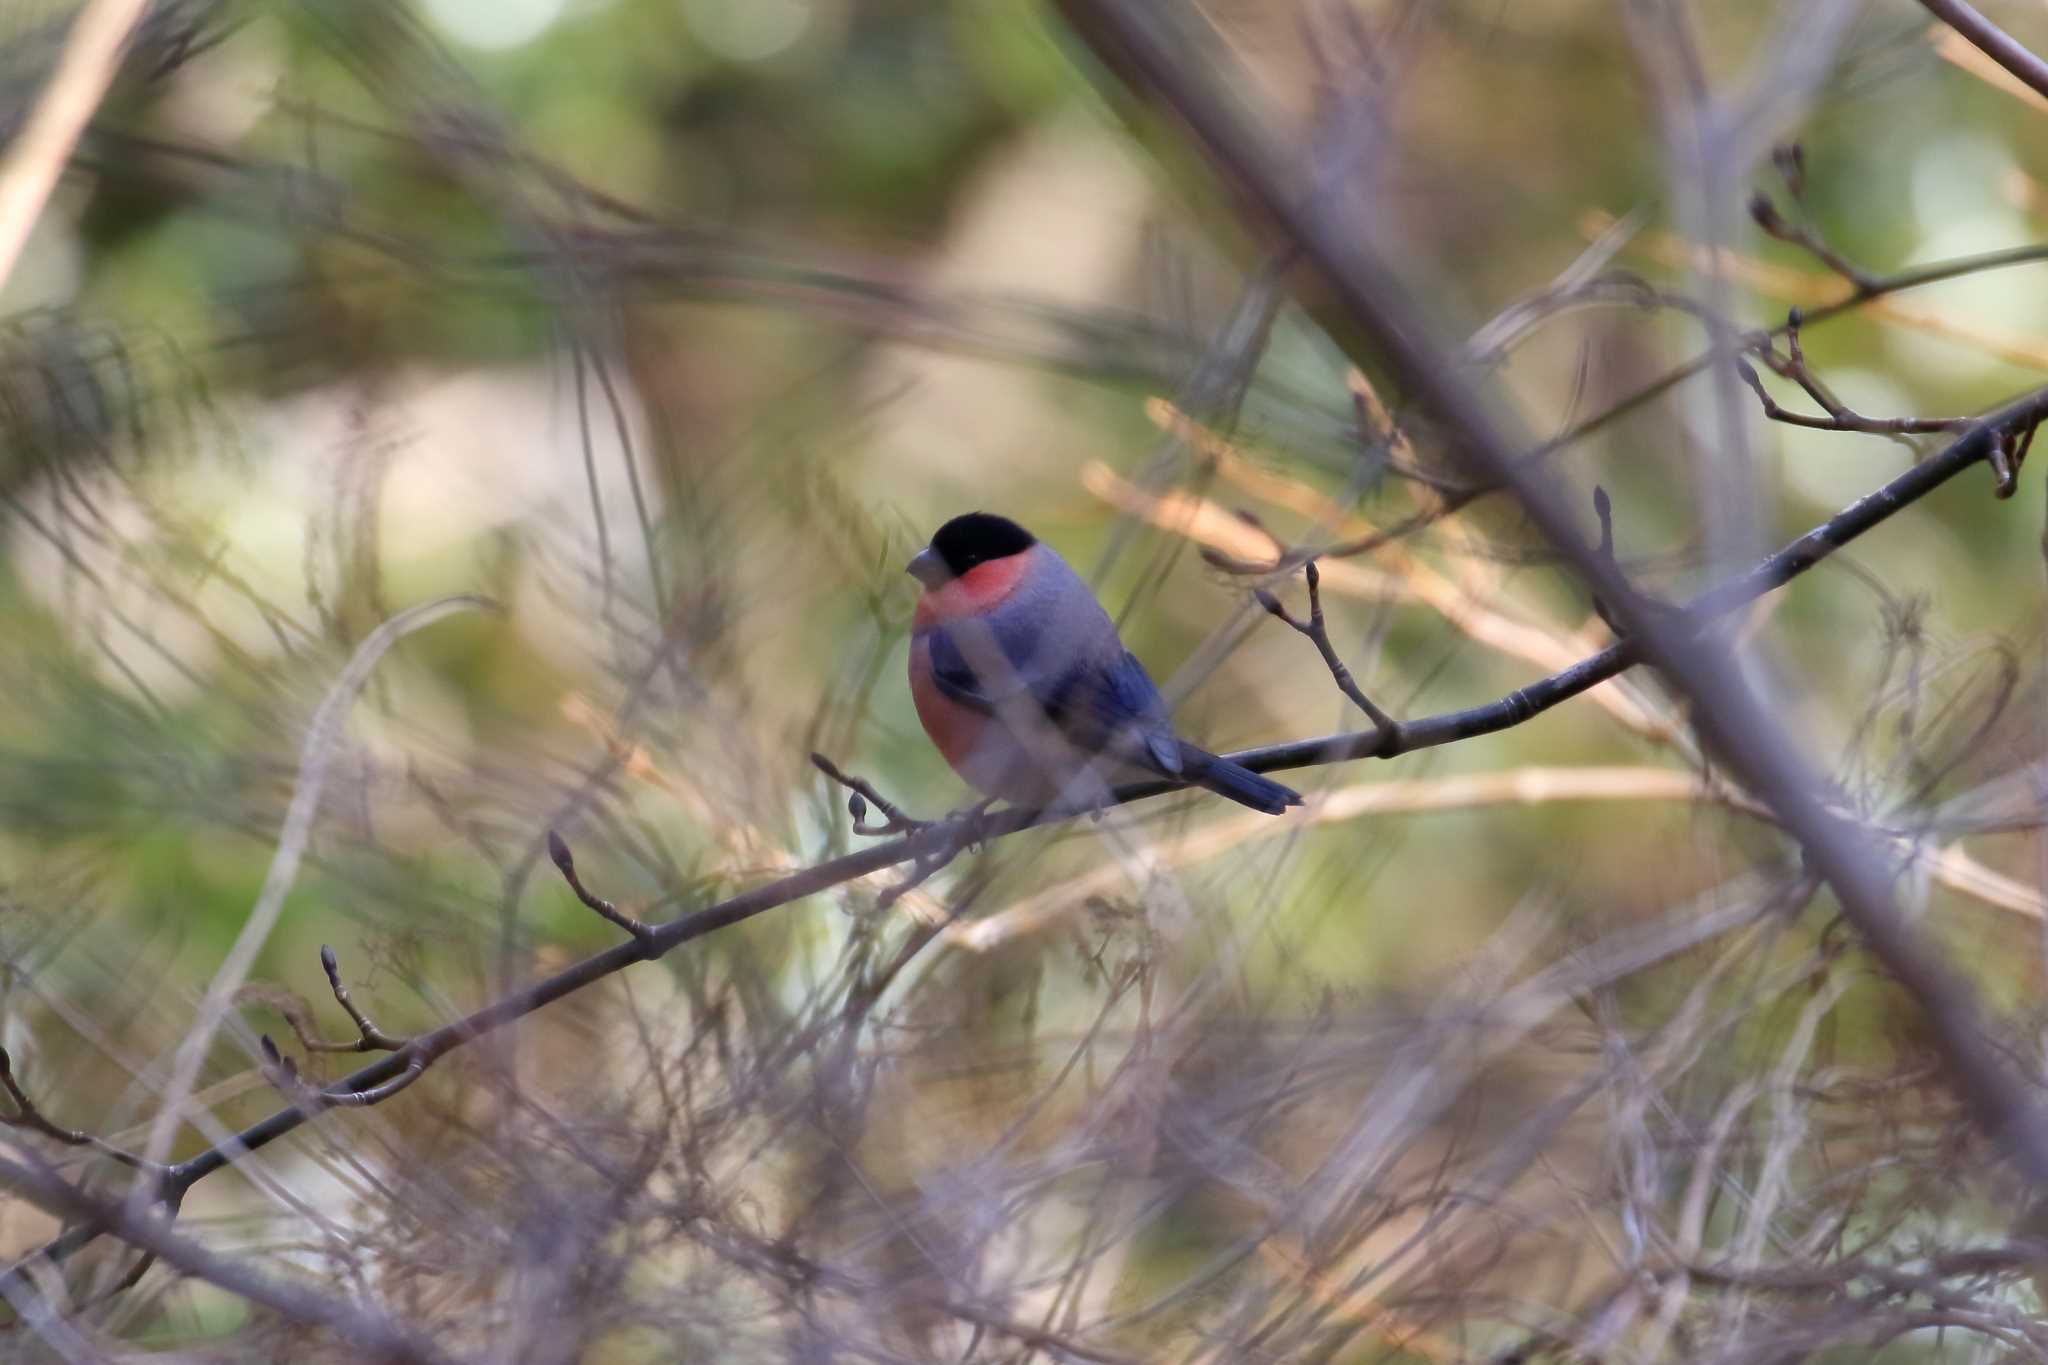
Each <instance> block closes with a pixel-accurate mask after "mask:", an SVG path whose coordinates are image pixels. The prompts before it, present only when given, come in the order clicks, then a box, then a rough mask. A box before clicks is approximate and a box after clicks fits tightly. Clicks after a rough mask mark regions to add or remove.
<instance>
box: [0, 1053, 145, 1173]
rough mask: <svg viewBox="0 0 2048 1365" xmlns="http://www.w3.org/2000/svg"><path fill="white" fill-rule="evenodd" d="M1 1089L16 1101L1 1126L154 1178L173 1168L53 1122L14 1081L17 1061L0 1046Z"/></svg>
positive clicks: (4, 1115)
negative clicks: (81, 1149) (84, 1151)
mask: <svg viewBox="0 0 2048 1365" xmlns="http://www.w3.org/2000/svg"><path fill="white" fill-rule="evenodd" d="M0 1088H4V1089H5V1090H6V1091H7V1098H9V1099H10V1100H13V1101H14V1113H12V1114H0V1123H4V1124H6V1125H7V1126H8V1127H10V1128H26V1129H28V1130H30V1131H31V1132H36V1133H41V1134H42V1135H43V1136H44V1137H46V1138H51V1139H54V1140H55V1141H58V1142H61V1143H64V1144H65V1145H66V1146H70V1147H89V1148H91V1149H92V1150H93V1151H95V1152H98V1153H99V1154H100V1155H101V1156H104V1157H108V1158H110V1159H112V1160H114V1161H118V1162H120V1163H121V1164H122V1165H124V1166H131V1167H133V1168H134V1169H136V1170H138V1171H146V1172H149V1173H150V1174H152V1175H156V1176H161V1175H162V1174H163V1173H164V1172H165V1171H167V1170H169V1169H170V1168H169V1167H168V1166H165V1165H163V1164H162V1163H161V1162H155V1161H150V1160H148V1159H146V1158H144V1157H140V1156H137V1155H136V1154H135V1153H133V1152H130V1151H125V1150H123V1149H122V1148H119V1147H116V1146H114V1145H113V1144H112V1143H111V1142H107V1141H104V1140H103V1139H101V1138H97V1137H94V1136H93V1135H92V1134H91V1133H85V1132H80V1131H79V1130H78V1129H76V1128H66V1127H63V1126H62V1125H60V1124H57V1123H54V1122H52V1121H51V1120H50V1119H49V1118H48V1117H47V1116H45V1115H44V1113H43V1111H42V1110H40V1109H38V1108H36V1106H35V1102H34V1101H33V1100H31V1099H29V1097H28V1095H27V1093H26V1092H25V1091H23V1090H22V1088H21V1082H20V1081H19V1080H17V1079H15V1075H14V1059H13V1058H12V1057H10V1056H8V1055H7V1049H6V1048H4V1047H0Z"/></svg>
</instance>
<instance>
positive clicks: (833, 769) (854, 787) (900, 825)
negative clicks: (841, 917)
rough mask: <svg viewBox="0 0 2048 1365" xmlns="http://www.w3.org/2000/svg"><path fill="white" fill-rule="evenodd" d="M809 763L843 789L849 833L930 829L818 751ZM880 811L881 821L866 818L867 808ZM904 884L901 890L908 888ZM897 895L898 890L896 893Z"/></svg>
mask: <svg viewBox="0 0 2048 1365" xmlns="http://www.w3.org/2000/svg"><path fill="white" fill-rule="evenodd" d="M811 766H812V767H814V768H816V769H817V770H818V771H819V772H821V773H823V774H825V776H827V777H829V778H831V779H832V780H833V781H834V782H837V783H838V784H839V785H840V786H842V787H844V788H846V790H847V792H848V793H849V795H848V796H847V798H846V813H847V814H848V815H850V816H852V817H853V832H854V833H855V834H865V835H869V836H874V835H885V834H915V833H917V831H919V830H921V829H929V828H931V825H932V822H931V821H929V820H919V819H917V818H916V817H915V816H913V815H911V814H909V813H908V812H906V811H905V810H904V809H903V808H902V807H901V806H899V805H897V804H896V803H895V802H893V801H891V800H890V799H889V798H888V797H886V796H884V795H882V794H881V793H880V792H879V791H876V790H875V786H874V784H873V783H871V782H869V781H868V780H867V779H866V778H864V777H855V776H854V775H852V774H851V773H846V772H841V771H840V769H839V767H838V765H837V764H835V763H833V762H832V760H831V759H829V758H827V757H825V756H824V755H823V754H821V753H815V752H814V753H812V755H811ZM869 806H873V807H874V808H875V809H876V810H878V811H880V812H882V823H880V824H875V823H873V822H872V821H870V820H869V819H868V807H869ZM909 889H910V888H909V887H904V888H903V890H904V891H907V890H909ZM897 894H898V895H901V894H902V892H901V891H899V892H898V893H897Z"/></svg>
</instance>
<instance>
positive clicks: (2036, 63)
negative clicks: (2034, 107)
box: [1920, 0, 2048, 98]
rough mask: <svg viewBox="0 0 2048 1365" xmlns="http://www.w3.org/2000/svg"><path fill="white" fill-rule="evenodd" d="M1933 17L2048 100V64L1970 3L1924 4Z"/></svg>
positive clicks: (1940, 0)
mask: <svg viewBox="0 0 2048 1365" xmlns="http://www.w3.org/2000/svg"><path fill="white" fill-rule="evenodd" d="M1920 3H1921V5H1923V6H1924V7H1925V8H1926V10H1927V12H1928V13H1929V14H1932V15H1933V16H1934V17H1935V18H1937V19H1939V20H1941V22H1943V23H1944V24H1947V25H1948V26H1949V27H1950V28H1952V29H1954V30H1955V31H1956V32H1957V33H1959V34H1961V35H1962V36H1963V37H1965V38H1967V39H1968V40H1969V41H1970V44H1971V46H1973V47H1975V48H1976V49H1977V50H1978V51H1980V52H1982V53H1983V54H1984V55H1985V56H1987V57H1989V58H1991V60H1993V61H1995V62H1997V63H1998V64H1999V65H2000V66H2002V67H2004V68H2005V69H2006V70H2007V71H2010V72H2011V73H2012V74H2013V75H2015V76H2017V77H2018V78H2019V79H2020V80H2021V81H2023V82H2025V83H2026V85H2027V87H2028V88H2029V89H2031V90H2032V91H2033V92H2034V93H2035V94H2037V95H2040V96H2043V97H2044V98H2048V62H2044V61H2042V60H2041V59H2040V58H2039V57H2037V56H2035V55H2034V54H2033V52H2031V51H2030V50H2028V49H2027V48H2026V47H2024V46H2023V45H2021V44H2020V43H2018V42H2016V41H2014V39H2013V38H2012V36H2011V35H2010V34H2008V33H2007V32H2006V31H2005V30H2004V29H2002V28H2000V27H1999V26H1998V25H1996V24H1994V23H1992V22H1991V21H1990V20H1989V19H1986V18H1985V17H1984V16H1983V15H1982V14H1979V13H1978V12H1977V10H1976V8H1975V7H1974V6H1972V5H1970V4H1968V3H1967V0H1920Z"/></svg>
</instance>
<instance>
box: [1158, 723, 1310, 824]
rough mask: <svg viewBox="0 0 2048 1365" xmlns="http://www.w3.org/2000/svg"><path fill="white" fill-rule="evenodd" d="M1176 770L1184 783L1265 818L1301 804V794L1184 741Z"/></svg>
mask: <svg viewBox="0 0 2048 1365" xmlns="http://www.w3.org/2000/svg"><path fill="white" fill-rule="evenodd" d="M1180 766H1181V775H1182V776H1184V777H1185V778H1187V780H1188V781H1190V782H1193V783H1196V784H1198V785H1200V786H1204V787H1207V788H1208V789H1209V790H1210V791H1212V792H1215V793H1216V794H1217V795H1218V796H1227V797H1229V798H1230V799H1231V800H1233V801H1235V802H1237V803H1238V804H1239V805H1241V806H1250V807H1251V808H1252V809H1253V810H1262V811H1264V812H1265V813H1266V814H1268V815H1278V814H1279V813H1280V812H1281V811H1284V810H1286V809H1287V808H1288V807H1289V806H1298V805H1300V804H1301V793H1299V792H1297V791H1295V790H1294V789H1293V788H1291V787H1283V786H1281V785H1280V784H1279V783H1278V782H1273V781H1269V780H1267V779H1266V778H1263V777H1260V776H1259V775H1258V774H1257V773H1255V772H1253V771H1252V770H1251V769H1250V768H1246V767H1241V766H1240V765H1238V764H1236V763H1232V762H1231V761H1230V760H1229V759H1227V758H1218V757H1216V755H1214V754H1212V753H1210V752H1209V751H1208V750H1206V749H1197V748H1196V747H1195V746H1194V745H1192V744H1189V743H1187V742H1186V741H1185V740H1183V741H1182V742H1181V746H1180Z"/></svg>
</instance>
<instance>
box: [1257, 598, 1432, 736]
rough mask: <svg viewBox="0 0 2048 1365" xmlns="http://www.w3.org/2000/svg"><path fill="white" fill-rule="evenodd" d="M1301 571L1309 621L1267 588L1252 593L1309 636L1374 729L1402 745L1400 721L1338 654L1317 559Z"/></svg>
mask: <svg viewBox="0 0 2048 1365" xmlns="http://www.w3.org/2000/svg"><path fill="white" fill-rule="evenodd" d="M1301 573H1302V577H1303V578H1304V579H1306V580H1307V582H1308V620H1306V621H1297V620H1296V619H1295V618H1294V615H1293V613H1291V612H1289V611H1288V610H1287V608H1286V607H1284V606H1282V605H1281V603H1280V599H1279V598H1277V597H1275V596H1274V595H1273V594H1272V593H1270V592H1268V591H1266V590H1265V589H1264V588H1259V589H1257V590H1256V591H1254V592H1253V593H1252V596H1253V597H1255V598H1257V599H1258V603H1259V605H1260V606H1262V607H1264V608H1265V609H1266V611H1267V612H1268V613H1270V614H1271V615H1272V616H1273V617H1275V618H1276V619H1278V620H1280V621H1284V622H1285V623H1286V624H1288V625H1289V626H1292V627H1293V628H1294V629H1295V630H1296V631H1297V632H1299V633H1300V634H1302V635H1306V636H1307V637H1308V638H1309V642H1310V643H1311V644H1313V645H1314V646H1315V647H1316V652H1317V653H1318V654H1320V655H1322V656H1323V665H1324V667H1326V668H1328V669H1329V670H1330V678H1331V680H1332V681H1334V682H1335V683H1336V684H1337V690H1338V691H1340V692H1342V693H1343V694H1344V695H1345V696H1347V697H1349V698H1350V699H1351V704H1352V705H1354V706H1356V707H1357V708H1358V709H1359V710H1361V711H1363V712H1364V713H1365V718H1366V719H1367V720H1369V721H1371V722H1372V724H1373V728H1374V729H1375V730H1378V731H1379V732H1380V733H1381V734H1383V735H1384V736H1386V742H1387V743H1388V744H1398V743H1399V742H1400V732H1401V726H1400V723H1399V722H1398V721H1396V720H1395V719H1394V718H1393V717H1392V716H1390V715H1388V714H1387V713H1386V712H1385V711H1382V710H1380V708H1379V707H1377V706H1375V705H1374V704H1373V700H1372V698H1371V697H1368V696H1366V695H1365V689H1364V688H1362V687H1360V686H1359V685H1358V680H1357V679H1356V678H1354V677H1352V676H1351V670H1350V669H1349V668H1347V667H1346V666H1345V664H1344V660H1343V658H1342V657H1341V656H1339V655H1338V653H1337V647H1336V646H1335V645H1333V644H1331V643H1330V626H1329V623H1328V622H1327V621H1325V620H1324V619H1323V591H1322V586H1323V576H1322V573H1321V571H1320V570H1318V569H1317V568H1316V562H1315V561H1314V560H1313V559H1311V560H1309V561H1308V562H1307V563H1306V564H1303V565H1302V566H1301Z"/></svg>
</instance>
